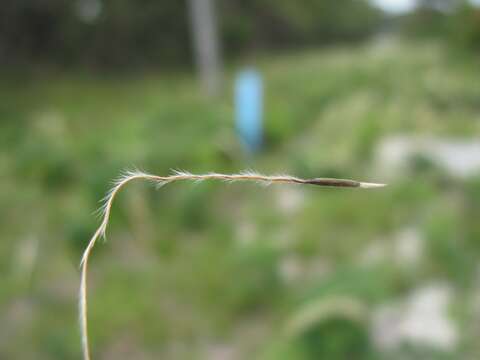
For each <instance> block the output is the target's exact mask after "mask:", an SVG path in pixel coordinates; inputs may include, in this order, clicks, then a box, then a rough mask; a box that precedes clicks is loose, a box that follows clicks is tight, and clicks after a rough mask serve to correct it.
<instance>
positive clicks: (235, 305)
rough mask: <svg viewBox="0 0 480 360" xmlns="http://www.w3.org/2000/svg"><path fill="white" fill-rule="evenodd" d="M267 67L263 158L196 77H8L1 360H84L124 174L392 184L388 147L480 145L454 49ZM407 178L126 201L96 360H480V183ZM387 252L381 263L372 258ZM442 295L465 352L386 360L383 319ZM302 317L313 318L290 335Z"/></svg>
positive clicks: (194, 191)
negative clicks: (415, 245) (436, 289)
mask: <svg viewBox="0 0 480 360" xmlns="http://www.w3.org/2000/svg"><path fill="white" fill-rule="evenodd" d="M259 67H260V70H261V71H262V73H263V74H264V76H265V89H266V114H265V116H266V119H265V127H266V129H265V130H266V146H265V149H264V151H263V152H262V153H261V154H260V155H258V156H257V157H255V158H249V157H247V156H244V155H242V151H241V147H240V145H239V144H238V142H237V140H236V138H235V136H234V132H233V124H232V117H233V111H232V107H231V99H230V97H231V96H230V95H231V94H230V91H229V89H230V86H229V85H228V84H227V86H226V87H225V92H224V96H223V97H222V98H221V99H218V100H215V101H212V100H208V99H205V98H204V97H202V96H201V94H200V93H199V91H198V89H197V87H196V84H195V83H194V81H193V79H192V78H191V76H190V75H188V74H184V73H177V74H170V75H165V74H157V73H153V72H145V74H144V75H143V76H141V77H135V78H131V77H128V76H116V77H108V76H105V77H100V76H92V75H89V74H86V73H85V74H81V73H75V74H73V73H71V74H70V73H67V74H59V73H42V74H38V75H36V77H34V78H28V79H23V80H22V81H19V77H14V76H8V75H7V74H5V76H3V77H2V81H1V83H0V119H1V123H0V124H1V131H0V147H1V148H0V174H1V176H0V185H1V189H2V190H1V191H0V201H1V203H2V206H1V211H2V216H0V226H1V229H2V231H1V234H2V235H1V237H2V239H1V241H0V256H1V258H0V272H1V273H2V279H3V283H2V287H1V290H0V308H1V311H0V319H1V323H2V324H3V325H4V326H2V329H0V358H5V359H52V358H55V359H74V358H79V357H80V344H79V334H78V329H77V328H78V326H77V313H76V302H77V300H76V296H77V287H78V284H79V272H78V263H79V259H80V255H81V252H82V249H83V248H84V246H85V245H86V243H87V240H88V238H89V237H90V235H91V234H92V232H93V231H94V229H95V227H96V225H97V223H98V220H97V219H96V218H95V216H94V215H93V211H94V210H95V209H96V208H98V206H99V203H98V200H99V199H101V198H102V197H103V195H104V194H105V192H106V191H107V190H108V188H109V186H110V185H109V182H110V180H111V179H113V178H115V177H116V176H117V175H118V174H119V172H120V171H121V170H122V169H124V168H126V167H132V166H137V167H139V168H142V169H145V170H147V171H149V172H152V173H155V174H166V173H168V172H169V171H170V169H171V168H180V169H187V170H189V171H192V172H207V171H218V172H234V171H238V170H241V169H244V168H254V169H256V170H259V171H261V172H265V173H276V172H288V173H292V174H296V175H298V176H306V177H308V176H338V177H346V178H358V179H364V180H371V181H382V180H383V179H382V178H381V177H380V175H377V173H376V170H375V169H376V167H375V149H376V146H377V145H378V143H379V141H381V139H383V138H384V137H385V136H388V135H392V134H404V135H422V134H424V135H429V136H440V137H442V136H453V137H455V138H457V139H462V138H469V137H471V136H474V135H478V134H479V131H480V107H479V105H478V98H479V95H480V82H479V81H478V66H477V63H476V62H475V60H474V59H472V58H470V57H468V56H466V57H463V58H461V59H459V58H453V57H452V56H449V55H448V51H447V50H446V48H445V47H444V46H443V45H441V44H435V43H422V44H417V45H411V44H408V43H407V44H405V43H404V44H399V43H395V42H392V43H389V44H380V43H374V44H370V45H365V46H358V47H356V48H344V47H332V48H329V49H324V50H322V51H310V52H304V53H299V54H292V55H285V56H282V57H277V58H272V57H265V58H262V59H260V61H259ZM227 78H228V79H230V73H229V74H228V76H227ZM410 165H411V166H409V167H408V168H407V169H406V170H405V171H404V172H403V173H401V174H399V175H398V176H397V177H396V178H394V179H390V185H389V187H387V188H386V189H384V190H381V191H371V192H367V191H350V190H332V189H330V190H325V189H318V188H297V187H289V186H285V187H280V186H278V187H276V186H272V187H268V188H261V187H258V186H256V185H252V184H235V185H226V184H222V183H217V184H213V183H211V184H210V183H209V184H207V183H205V184H198V185H193V184H173V185H168V186H167V187H164V188H162V189H161V190H159V191H155V189H153V188H151V187H150V186H148V185H146V184H132V185H131V186H130V187H129V188H127V189H126V191H124V192H123V193H122V194H120V196H119V197H118V199H117V200H118V201H117V202H116V204H115V207H114V209H113V214H112V216H113V217H112V222H111V225H110V228H109V230H108V236H107V237H108V241H107V242H106V243H100V244H99V245H98V247H97V248H96V249H95V251H94V255H93V258H92V261H91V270H90V271H91V275H90V279H89V281H90V332H91V341H92V349H93V355H95V358H99V359H119V358H125V359H127V358H136V359H143V358H145V359H147V358H148V359H150V358H163V359H192V358H215V356H221V355H218V354H223V353H222V351H223V352H233V356H236V357H235V358H265V359H282V358H284V359H316V358H319V357H322V358H340V359H348V358H352V357H353V358H365V359H383V358H385V359H391V358H398V359H405V358H418V356H420V357H421V358H452V359H453V358H477V357H478V356H480V353H479V348H478V344H477V339H476V336H475V334H477V333H478V332H477V333H475V331H476V330H475V329H476V328H478V322H479V320H480V319H479V314H478V311H477V312H475V311H476V310H475V306H474V305H475V299H478V291H479V284H478V281H479V280H478V264H479V256H478V255H479V242H478V236H479V235H480V227H479V224H478V214H479V211H480V208H479V207H480V177H478V176H477V177H473V178H471V179H468V180H465V181H463V180H458V179H456V178H454V177H452V176H451V175H449V174H447V173H446V172H445V171H443V170H442V169H440V168H438V167H437V166H436V165H435V164H431V163H429V162H428V161H426V160H422V159H421V158H415V159H413V160H412V162H411V164H410ZM405 227H414V228H415V229H418V232H419V233H420V234H421V236H422V238H424V240H425V251H424V254H423V256H422V258H421V260H420V262H419V263H418V264H417V265H416V267H414V268H412V267H406V268H405V267H404V266H402V265H401V264H399V263H398V262H396V261H395V260H394V259H395V256H396V252H395V250H394V246H393V242H394V240H393V239H394V237H395V236H396V234H397V233H398V232H399V231H402V230H403V229H404V228H405ZM375 241H380V242H381V243H382V244H384V245H385V246H386V248H387V249H389V250H388V252H387V254H386V255H385V256H384V257H381V258H380V259H378V260H375V261H364V260H362V259H363V258H364V253H365V251H366V249H368V248H369V246H370V245H371V244H372V242H375ZM437 279H440V280H443V281H446V282H448V283H449V284H450V285H451V286H452V287H453V289H454V293H455V296H454V298H453V305H452V316H453V318H454V319H455V321H456V324H458V326H459V327H460V331H459V336H460V340H459V343H460V344H461V346H459V347H458V348H456V349H453V350H450V351H446V352H441V351H440V352H439V351H438V350H434V349H417V348H415V347H413V348H412V347H408V346H405V347H404V348H401V349H400V350H398V352H396V353H382V352H379V351H377V350H376V349H375V348H374V347H373V346H372V339H371V336H370V333H369V325H368V317H369V315H370V313H371V312H373V311H374V309H375V308H376V306H378V305H380V304H383V303H385V302H388V301H391V300H393V299H396V298H397V297H399V296H403V295H405V294H407V293H408V292H409V291H410V290H412V289H414V288H416V287H419V286H422V284H424V283H426V282H429V281H434V280H437ZM338 298H342V299H347V300H348V301H346V302H345V304H344V305H343V306H344V307H345V308H343V307H342V306H340V305H338V303H336V302H335V299H338ZM332 302H333V303H335V304H337V305H335V306H332V305H331V304H332ZM312 304H314V305H312ZM341 304H342V303H341ZM309 306H315V309H316V310H315V312H314V313H315V314H317V313H318V314H320V315H318V314H317V315H315V316H318V318H317V317H315V316H314V318H313V320H312V319H310V321H309V323H308V324H309V325H308V327H306V328H301V329H300V330H297V331H294V332H293V333H292V332H288V329H289V328H288V324H289V323H290V321H291V319H294V318H295V317H296V316H299V314H300V315H301V313H302V311H304V309H305V308H306V307H309ZM336 306H337V307H336ZM339 306H340V307H339ZM351 308H353V309H359V310H355V311H353V312H352V311H350V310H349V309H351ZM357 312H360V315H359V316H357V315H355V316H354V315H352V314H357ZM312 316H313V315H312ZM477 330H478V329H477ZM287 333H288V334H287ZM319 344H320V345H321V346H320V345H319ZM215 354H216V355H215ZM415 354H416V355H415ZM419 354H421V355H419ZM415 356H417V357H415ZM217 358H222V357H217Z"/></svg>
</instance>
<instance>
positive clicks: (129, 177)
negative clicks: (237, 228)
mask: <svg viewBox="0 0 480 360" xmlns="http://www.w3.org/2000/svg"><path fill="white" fill-rule="evenodd" d="M133 180H146V181H149V182H152V183H153V184H155V186H156V187H157V188H160V187H162V186H164V185H166V184H168V183H171V182H175V181H179V180H191V181H194V182H202V181H205V180H221V181H225V182H237V181H253V182H256V183H259V184H262V185H267V186H268V185H270V184H276V183H283V184H300V185H302V184H303V185H306V184H310V185H318V186H330V187H350V188H376V187H381V186H384V184H376V183H366V182H359V181H355V180H345V179H331V178H314V179H301V178H297V177H294V176H290V175H273V176H266V175H262V174H259V173H256V172H254V171H251V170H248V171H244V172H240V173H238V174H232V175H226V174H218V173H207V174H203V175H195V174H192V173H190V172H187V171H183V170H174V171H173V172H172V175H169V176H157V175H151V174H147V173H145V172H143V171H140V170H128V171H125V172H123V173H122V174H121V176H120V177H119V178H117V179H116V180H115V181H114V182H113V187H112V188H111V189H110V191H109V192H108V193H107V195H106V196H105V198H104V199H103V200H102V201H103V204H102V206H101V207H100V209H99V215H100V217H101V223H100V226H99V227H98V228H97V230H96V231H95V233H94V234H93V236H92V238H91V239H90V241H89V243H88V245H87V247H86V249H85V251H84V253H83V256H82V259H81V262H80V270H81V280H80V292H79V321H80V333H81V337H82V351H83V358H84V360H90V349H89V344H88V326H87V272H88V259H89V257H90V253H91V252H92V249H93V247H94V246H95V243H96V242H97V240H98V239H99V238H103V239H105V235H106V231H107V226H108V221H109V219H110V211H111V209H112V205H113V200H114V199H115V196H116V195H117V193H118V192H119V191H120V189H122V188H123V187H124V186H125V185H127V184H128V183H129V182H131V181H133Z"/></svg>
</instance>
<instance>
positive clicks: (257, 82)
mask: <svg viewBox="0 0 480 360" xmlns="http://www.w3.org/2000/svg"><path fill="white" fill-rule="evenodd" d="M262 113H263V86H262V78H261V76H260V74H259V73H258V72H257V71H255V70H253V69H247V70H243V71H241V72H240V73H239V74H238V75H237V77H236V79H235V124H236V128H237V133H238V136H239V137H240V140H241V141H242V143H243V144H244V146H245V148H246V149H247V151H248V152H250V153H254V152H257V151H258V150H260V148H261V146H262V137H263V129H262V115H263V114H262Z"/></svg>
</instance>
